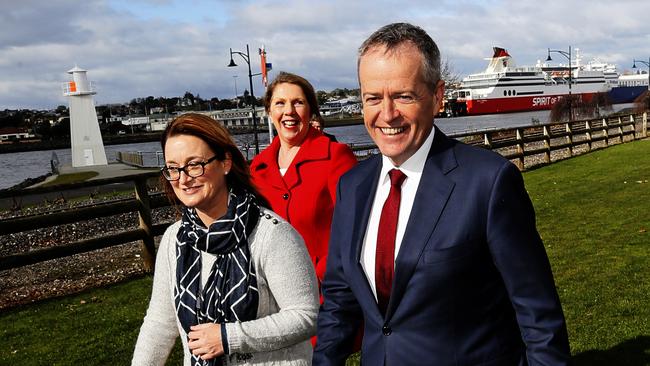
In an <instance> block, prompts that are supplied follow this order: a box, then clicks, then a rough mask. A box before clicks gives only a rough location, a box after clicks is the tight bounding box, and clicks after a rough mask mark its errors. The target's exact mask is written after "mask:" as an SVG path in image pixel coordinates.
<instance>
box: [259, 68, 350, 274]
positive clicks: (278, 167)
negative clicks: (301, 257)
mask: <svg viewBox="0 0 650 366" xmlns="http://www.w3.org/2000/svg"><path fill="white" fill-rule="evenodd" d="M264 107H265V108H266V112H267V113H268V115H269V116H270V117H271V119H272V121H273V125H274V126H275V129H276V131H277V137H276V138H275V139H273V142H272V143H271V145H270V146H269V147H267V148H266V149H265V150H264V151H262V152H261V153H260V154H259V155H257V156H256V157H255V159H253V163H252V164H251V168H250V169H251V175H252V177H253V183H254V184H255V186H256V187H257V189H258V190H259V192H260V194H262V196H264V198H266V199H267V200H268V201H269V203H270V205H271V209H272V210H273V211H275V212H276V213H277V214H278V215H280V216H282V217H283V218H284V219H286V220H287V221H289V223H291V225H292V226H293V227H294V228H295V229H296V230H297V231H298V232H299V233H300V235H302V237H303V239H304V240H305V244H306V245H307V250H308V251H309V255H310V256H311V260H312V262H313V263H314V267H315V268H316V276H317V277H318V280H319V283H320V282H321V281H322V279H323V276H324V275H325V262H326V259H327V246H328V242H329V237H330V226H331V224H332V213H333V211H334V202H335V201H336V185H337V183H338V181H339V178H340V177H341V175H343V173H345V172H346V171H348V170H349V169H350V168H352V167H353V166H354V165H355V164H356V158H355V157H354V154H352V151H351V150H350V148H349V147H348V146H347V145H345V144H339V143H336V142H332V141H330V139H329V138H327V137H325V136H324V135H323V134H322V133H321V132H319V131H318V130H316V129H315V128H313V127H310V124H309V121H310V119H311V117H312V116H313V115H316V116H320V112H319V110H318V102H317V99H316V93H315V92H314V88H313V87H312V86H311V84H310V83H309V82H308V81H307V80H305V79H304V78H302V77H300V76H298V75H294V74H290V73H285V72H281V73H280V74H279V75H278V76H277V77H276V78H275V80H274V81H273V82H272V83H271V84H270V85H269V87H268V89H267V91H266V95H265V96H264Z"/></svg>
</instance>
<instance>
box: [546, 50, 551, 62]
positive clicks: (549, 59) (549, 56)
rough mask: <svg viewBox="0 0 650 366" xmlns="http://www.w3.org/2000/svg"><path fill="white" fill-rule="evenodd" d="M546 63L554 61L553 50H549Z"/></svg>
mask: <svg viewBox="0 0 650 366" xmlns="http://www.w3.org/2000/svg"><path fill="white" fill-rule="evenodd" d="M546 61H553V59H552V58H551V49H550V48H549V49H548V56H547V57H546Z"/></svg>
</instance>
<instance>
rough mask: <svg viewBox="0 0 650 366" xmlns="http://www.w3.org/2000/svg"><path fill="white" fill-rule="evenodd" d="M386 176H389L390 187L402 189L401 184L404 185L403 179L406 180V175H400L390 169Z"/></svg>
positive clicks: (400, 172)
mask: <svg viewBox="0 0 650 366" xmlns="http://www.w3.org/2000/svg"><path fill="white" fill-rule="evenodd" d="M388 175H389V176H390V185H391V186H394V187H395V186H396V187H402V183H404V179H406V174H404V173H402V171H401V170H399V169H391V170H390V171H389V172H388Z"/></svg>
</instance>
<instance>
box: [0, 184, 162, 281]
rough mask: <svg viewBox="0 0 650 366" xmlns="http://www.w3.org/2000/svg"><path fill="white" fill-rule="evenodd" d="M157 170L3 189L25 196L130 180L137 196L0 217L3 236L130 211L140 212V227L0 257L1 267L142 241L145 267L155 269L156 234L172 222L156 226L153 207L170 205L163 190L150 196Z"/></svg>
mask: <svg viewBox="0 0 650 366" xmlns="http://www.w3.org/2000/svg"><path fill="white" fill-rule="evenodd" d="M158 175H159V173H158V172H149V173H142V174H138V175H131V176H127V177H116V178H109V179H98V180H90V181H87V182H82V183H75V184H69V185H63V186H51V187H36V188H32V189H23V190H19V191H13V192H12V191H4V192H1V193H0V198H4V197H9V196H26V195H37V194H45V193H50V192H56V191H60V190H62V189H70V188H77V189H80V188H88V187H97V186H104V185H108V184H116V183H131V184H132V186H133V187H134V190H135V198H130V199H122V200H118V201H113V202H107V203H100V204H96V205H92V206H84V207H78V208H71V209H63V210H58V211H53V212H48V213H46V214H37V215H30V216H22V217H15V218H8V219H4V220H0V232H2V233H3V235H11V234H14V233H19V232H24V231H30V230H35V229H40V228H43V227H52V226H57V225H63V224H70V223H75V222H79V221H85V220H91V219H96V218H101V217H107V216H113V215H118V214H123V213H129V212H137V213H138V228H137V229H134V230H126V231H122V232H119V233H115V234H109V235H103V236H99V237H95V238H92V239H86V240H80V241H76V242H72V243H66V244H65V245H59V246H55V247H51V248H45V249H37V250H32V251H29V252H26V253H16V254H11V255H7V256H3V257H0V270H7V269H11V268H17V267H21V266H26V265H29V264H35V263H39V262H43V261H46V260H50V259H55V258H61V257H67V256H71V255H74V254H80V253H85V252H89V251H93V250H97V249H102V248H108V247H112V246H115V245H120V244H124V243H129V242H132V241H140V242H141V244H140V247H141V250H142V258H143V261H144V266H145V270H147V271H151V270H153V265H154V259H155V248H154V237H156V236H159V235H162V234H163V233H164V231H165V229H166V228H167V226H168V225H169V224H170V223H162V224H157V225H153V224H152V219H151V210H153V209H156V208H160V207H165V206H169V201H168V200H167V198H166V197H164V196H163V195H162V194H161V193H156V194H153V195H150V194H149V192H148V189H147V181H148V180H149V179H151V178H154V177H158Z"/></svg>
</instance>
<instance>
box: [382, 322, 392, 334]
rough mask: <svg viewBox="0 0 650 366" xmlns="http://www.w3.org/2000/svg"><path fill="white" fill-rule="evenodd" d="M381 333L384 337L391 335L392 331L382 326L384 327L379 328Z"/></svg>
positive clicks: (386, 326)
mask: <svg viewBox="0 0 650 366" xmlns="http://www.w3.org/2000/svg"><path fill="white" fill-rule="evenodd" d="M381 332H382V333H383V334H384V335H385V336H389V335H390V334H391V333H393V330H392V329H390V327H389V326H388V325H384V326H383V327H382V328H381Z"/></svg>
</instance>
